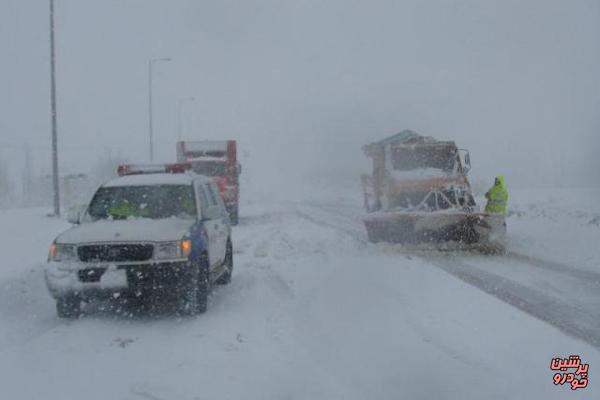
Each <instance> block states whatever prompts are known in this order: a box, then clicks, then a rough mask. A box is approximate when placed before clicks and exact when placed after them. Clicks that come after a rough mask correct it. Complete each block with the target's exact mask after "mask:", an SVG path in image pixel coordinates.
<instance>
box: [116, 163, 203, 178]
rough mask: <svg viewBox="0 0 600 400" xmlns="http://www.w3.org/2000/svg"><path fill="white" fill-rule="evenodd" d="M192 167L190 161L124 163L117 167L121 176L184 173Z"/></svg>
mask: <svg viewBox="0 0 600 400" xmlns="http://www.w3.org/2000/svg"><path fill="white" fill-rule="evenodd" d="M191 169H192V164H190V163H177V164H122V165H119V166H118V168H117V174H118V175H119V176H126V175H141V174H165V173H166V174H183V173H185V172H186V171H189V170H191Z"/></svg>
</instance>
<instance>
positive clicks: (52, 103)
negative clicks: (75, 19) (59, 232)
mask: <svg viewBox="0 0 600 400" xmlns="http://www.w3.org/2000/svg"><path fill="white" fill-rule="evenodd" d="M54 59H55V54H54V0H50V115H51V118H52V186H53V188H54V215H55V216H57V217H59V216H60V187H59V181H58V138H57V128H56V68H55V62H54Z"/></svg>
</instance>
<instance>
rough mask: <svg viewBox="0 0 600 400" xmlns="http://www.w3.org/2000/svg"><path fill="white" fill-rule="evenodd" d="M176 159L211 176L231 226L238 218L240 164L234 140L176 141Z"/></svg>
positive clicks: (194, 169)
mask: <svg viewBox="0 0 600 400" xmlns="http://www.w3.org/2000/svg"><path fill="white" fill-rule="evenodd" d="M177 162H179V163H189V164H190V165H191V168H192V170H193V171H194V172H195V173H197V174H202V175H206V176H210V177H213V178H214V180H215V182H216V183H217V187H218V188H219V192H220V193H221V197H222V198H223V201H224V203H225V208H226V209H227V212H228V213H229V218H230V220H231V223H232V225H237V223H238V219H239V197H240V181H239V175H240V174H241V172H242V166H241V165H240V164H239V163H238V161H237V142H236V141H235V140H200V141H180V142H177Z"/></svg>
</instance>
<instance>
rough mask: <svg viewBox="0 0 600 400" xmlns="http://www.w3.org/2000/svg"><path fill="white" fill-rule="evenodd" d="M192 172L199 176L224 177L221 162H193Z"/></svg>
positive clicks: (223, 167)
mask: <svg viewBox="0 0 600 400" xmlns="http://www.w3.org/2000/svg"><path fill="white" fill-rule="evenodd" d="M192 170H193V171H194V172H195V173H197V174H200V175H206V176H224V175H225V163H224V162H223V161H194V162H193V163H192Z"/></svg>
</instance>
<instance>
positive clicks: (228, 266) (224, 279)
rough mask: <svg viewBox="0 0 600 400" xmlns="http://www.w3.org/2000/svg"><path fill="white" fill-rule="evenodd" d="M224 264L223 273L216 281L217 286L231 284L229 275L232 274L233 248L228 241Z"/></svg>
mask: <svg viewBox="0 0 600 400" xmlns="http://www.w3.org/2000/svg"><path fill="white" fill-rule="evenodd" d="M224 264H225V265H224V266H225V272H224V273H223V275H221V276H220V277H219V279H217V285H227V284H228V283H229V282H231V274H232V273H233V246H232V245H231V241H230V240H228V241H227V251H226V252H225V261H224Z"/></svg>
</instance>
